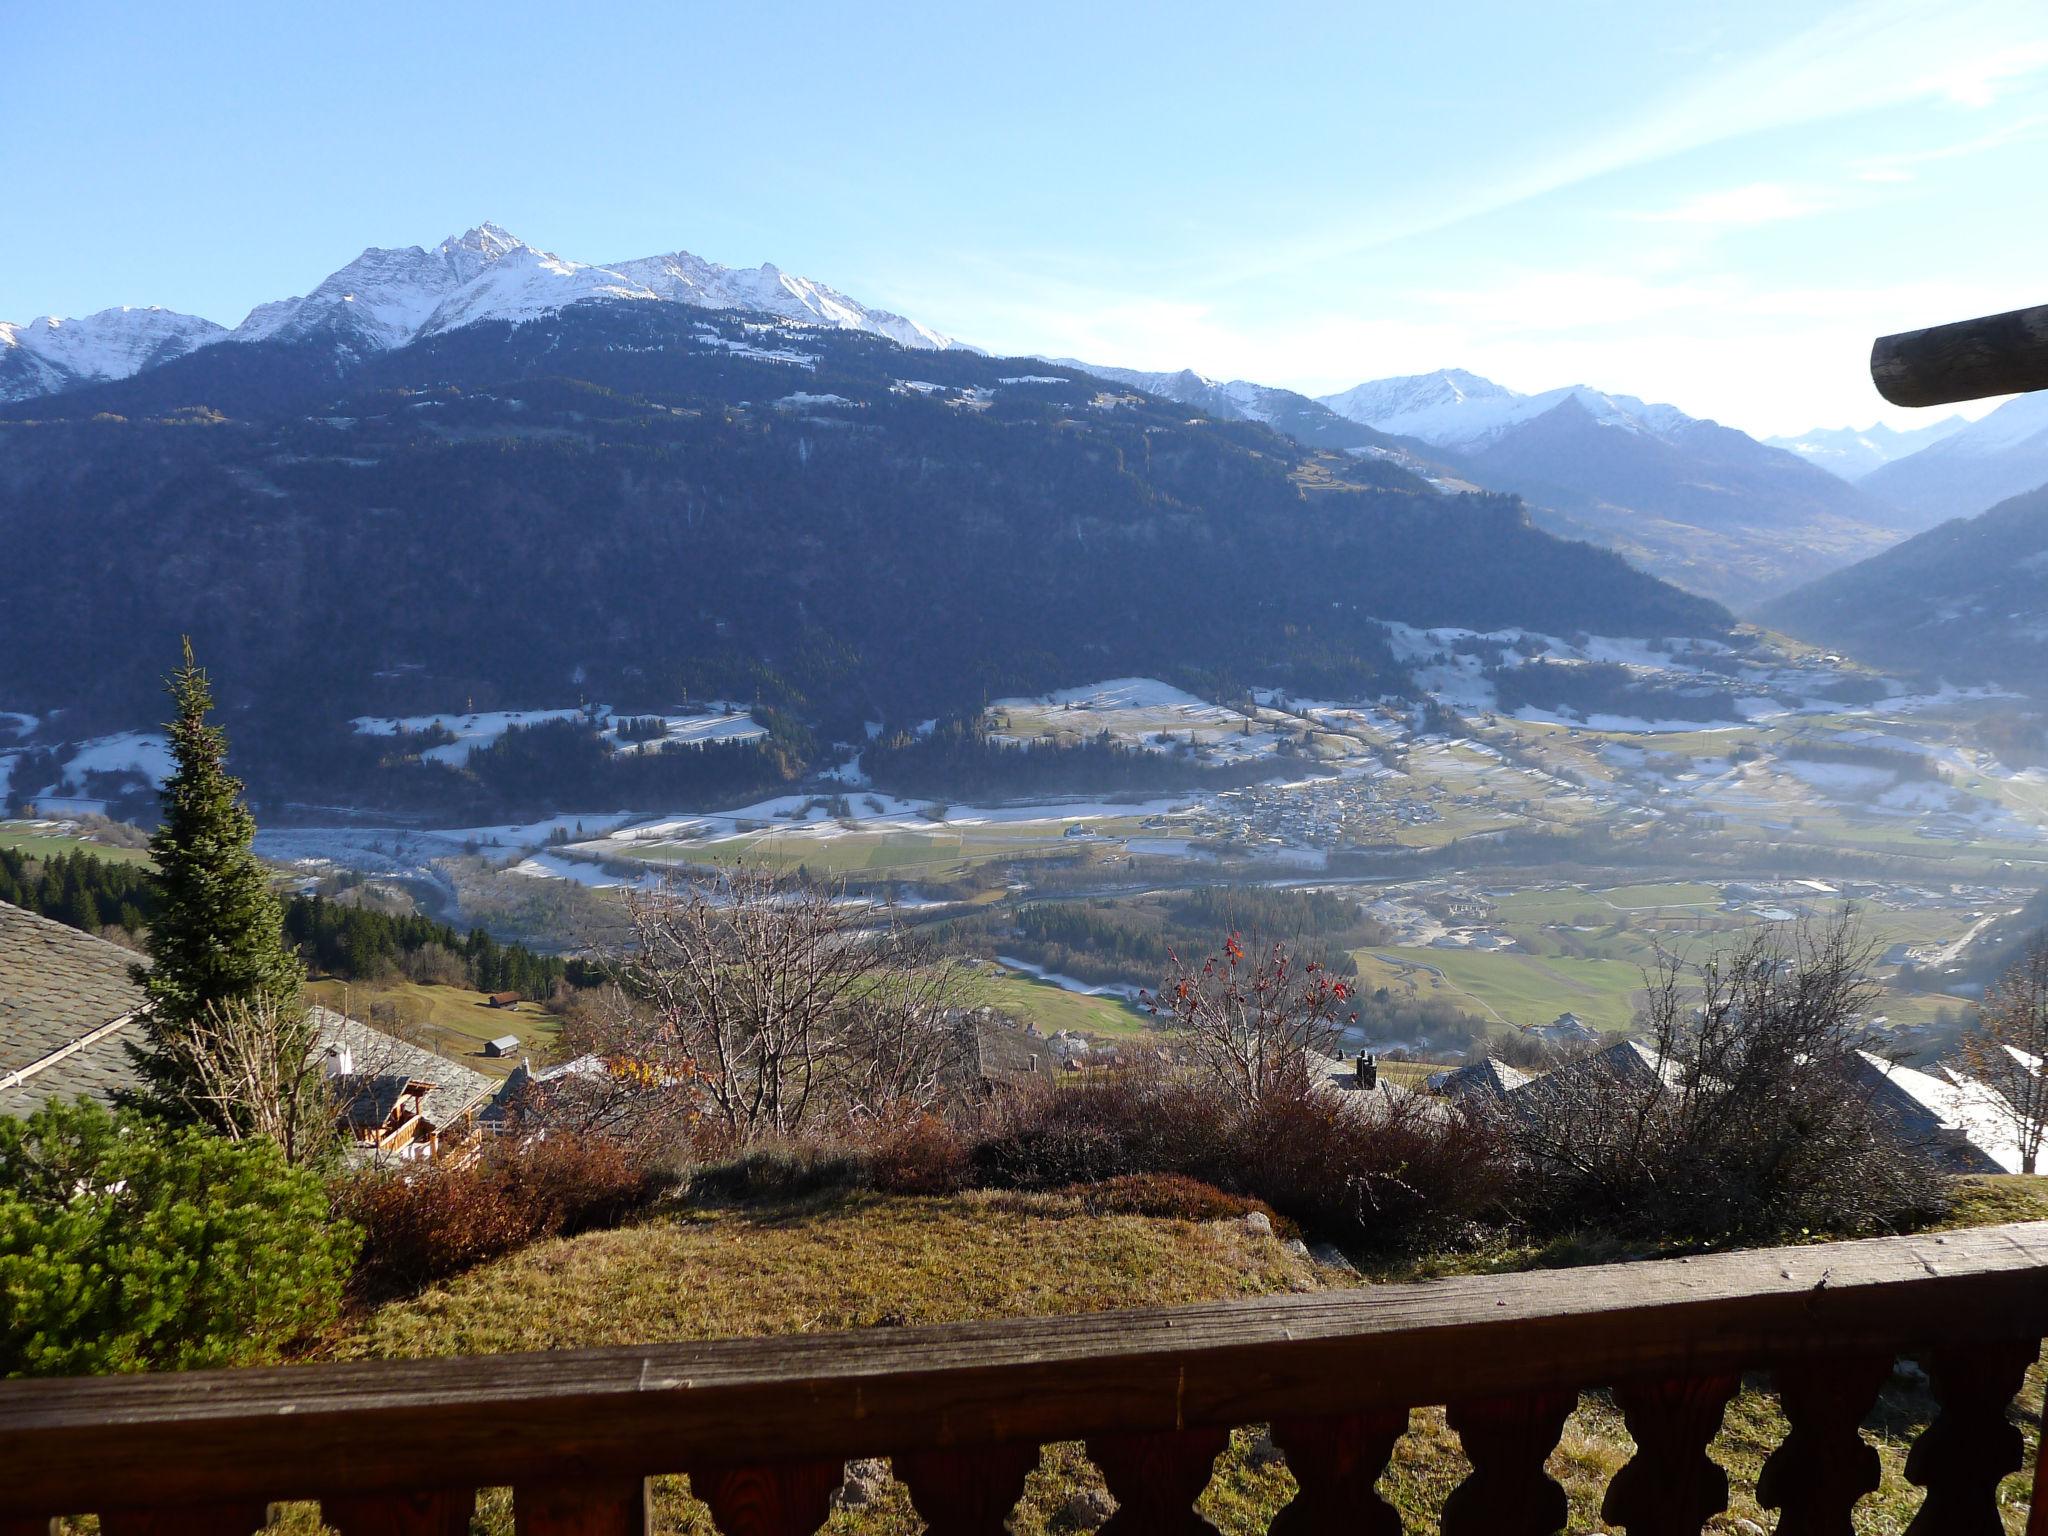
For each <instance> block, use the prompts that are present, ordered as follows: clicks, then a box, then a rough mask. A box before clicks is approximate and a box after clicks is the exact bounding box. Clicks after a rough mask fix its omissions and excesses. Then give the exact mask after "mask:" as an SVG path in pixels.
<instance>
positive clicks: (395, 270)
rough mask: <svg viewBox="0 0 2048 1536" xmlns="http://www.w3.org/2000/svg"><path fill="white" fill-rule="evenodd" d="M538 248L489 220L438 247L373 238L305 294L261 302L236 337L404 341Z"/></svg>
mask: <svg viewBox="0 0 2048 1536" xmlns="http://www.w3.org/2000/svg"><path fill="white" fill-rule="evenodd" d="M530 249H531V247H529V246H527V245H526V244H525V243H524V242H523V241H521V240H518V239H516V238H514V237H513V236H511V235H509V234H507V233H506V232H505V231H504V230H502V229H499V228H498V227H497V226H496V225H495V224H488V223H487V224H483V225H479V226H478V227H477V228H475V229H472V230H471V231H469V233H467V234H465V235H456V236H451V237H450V238H449V239H446V240H443V241H442V242H441V243H440V244H439V245H437V246H435V247H434V249H433V250H431V251H423V250H421V249H420V248H419V247H418V246H416V245H412V246H406V247H405V248H403V249H383V248H380V247H377V246H372V247H371V248H370V249H368V250H366V251H364V252H363V254H362V255H360V256H358V257H357V258H356V259H355V260H354V261H352V262H350V263H349V264H348V265H347V266H345V267H342V268H341V269H340V270H338V271H336V272H332V273H329V274H328V276H327V278H326V280H325V281H324V282H322V283H321V284H320V285H319V286H318V287H317V288H315V289H314V290H313V291H312V292H311V293H308V294H306V295H305V296H304V297H302V298H293V299H276V300H273V301H272V302H270V303H268V304H259V305H257V306H256V308H254V309H252V310H250V311H249V315H248V318H247V319H245V320H244V321H243V322H242V323H241V324H240V325H238V326H236V327H235V330H234V339H235V340H236V341H272V340H279V341H299V340H303V339H305V338H306V337H308V336H312V335H316V334H319V333H322V332H330V333H334V334H338V335H339V336H341V337H342V338H345V339H347V340H351V341H355V342H358V343H360V344H361V345H363V346H365V347H367V348H370V349H374V350H378V351H382V350H384V349H385V348H389V347H400V346H404V345H405V343H407V342H408V341H411V340H412V339H413V337H415V336H417V335H418V334H419V333H420V331H421V330H422V328H423V327H425V326H426V324H427V323H428V321H430V320H431V319H432V318H433V316H434V312H435V311H436V310H437V309H439V308H440V306H441V305H442V303H443V302H444V301H445V300H446V299H448V298H449V296H451V295H452V294H454V293H455V291H456V290H457V289H459V288H461V287H462V286H463V285H464V284H467V283H471V282H474V281H475V280H476V279H478V278H479V277H481V276H483V275H484V274H485V273H487V272H488V271H489V270H490V269H491V267H492V266H493V265H495V264H496V263H497V262H499V261H500V260H502V259H504V258H505V257H506V256H509V255H511V254H512V253H514V252H516V251H527V250H530ZM536 254H537V253H536Z"/></svg>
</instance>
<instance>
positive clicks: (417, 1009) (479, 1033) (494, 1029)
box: [306, 978, 561, 1077]
mask: <svg viewBox="0 0 2048 1536" xmlns="http://www.w3.org/2000/svg"><path fill="white" fill-rule="evenodd" d="M306 991H307V993H308V994H309V995H310V996H311V997H312V998H313V999H314V1000H315V1001H317V1002H321V1003H325V1004H326V1005H327V1006H328V1007H330V1008H334V1009H337V1010H340V1011H343V1012H346V1013H348V1014H349V1015H350V1016H352V1017H354V1018H358V1019H362V1020H363V1021H365V1022H366V1023H380V1022H381V1021H380V1020H377V1019H373V1018H372V1017H371V1012H372V1010H373V1009H375V1008H376V1007H377V1005H378V1004H381V1003H388V1004H390V1005H391V1007H392V1008H393V1009H395V1010H396V1012H397V1021H398V1023H399V1025H400V1031H399V1032H400V1034H401V1035H402V1036H403V1037H405V1038H407V1039H413V1040H416V1042H417V1043H418V1044H420V1045H422V1046H424V1047H426V1048H427V1049H428V1050H430V1051H433V1052H434V1053H436V1054H437V1055H441V1056H446V1057H447V1058H448V1059H449V1060H451V1061H459V1062H461V1063H462V1064H463V1065H464V1066H466V1067H471V1068H474V1069H475V1070H476V1071H478V1072H482V1073H485V1074H487V1075H489V1076H492V1077H503V1076H505V1075H506V1074H507V1073H508V1072H510V1071H511V1070H512V1069H513V1068H514V1067H515V1066H517V1065H518V1058H516V1057H514V1058H513V1059H511V1060H503V1059H499V1058H494V1057H489V1056H486V1055H484V1053H483V1044H484V1042H485V1041H486V1040H495V1039H497V1038H498V1036H500V1035H517V1036H518V1037H519V1043H520V1045H521V1047H522V1049H523V1050H524V1051H525V1052H526V1053H528V1054H530V1055H534V1056H541V1055H545V1054H546V1052H547V1050H548V1048H549V1047H550V1046H552V1045H553V1044H554V1041H555V1037H556V1035H558V1034H559V1033H560V1032H561V1025H560V1024H559V1023H558V1022H556V1020H555V1017H554V1015H553V1014H551V1013H549V1012H548V1011H547V1010H546V1009H544V1008H542V1007H541V1006H540V1005H539V1004H538V1003H520V1004H519V1005H518V1006H517V1007H514V1008H493V1007H491V1006H490V1005H489V1004H488V1003H486V1002H484V1001H483V994H482V993H480V992H476V991H472V990H471V989H470V988H468V987H441V986H426V985H422V984H421V983H419V982H413V981H403V980H395V979H394V980H391V981H336V980H333V979H331V978H330V979H328V980H324V981H313V982H308V983H307V984H306Z"/></svg>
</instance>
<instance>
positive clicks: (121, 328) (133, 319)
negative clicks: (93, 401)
mask: <svg viewBox="0 0 2048 1536" xmlns="http://www.w3.org/2000/svg"><path fill="white" fill-rule="evenodd" d="M227 334H228V333H227V330H226V328H225V327H223V326H218V325H215V324H214V323H213V322H212V321H211V320H202V319H200V318H199V317H198V316H197V315H181V314H178V313H176V312H175V311H173V310H168V309H156V308H148V309H131V308H129V307H127V306H125V305H123V306H121V307H119V308H116V309H103V310H101V311H99V313H97V314H92V315H87V316H85V317H84V318H82V319H78V320H60V319H58V318H57V317H56V316H54V315H44V316H42V317H41V318H40V319H36V320H31V321H29V322H28V324H26V325H11V324H6V323H0V400H26V399H29V398H30V397H32V396H34V395H44V394H49V393H51V392H53V391H55V390H59V389H69V388H71V387H72V386H73V385H76V384H90V383H97V382H99V381H100V380H102V379H125V378H127V377H128V376H129V375H131V374H134V373H138V372H140V371H141V370H142V369H144V368H147V367H149V366H151V365H152V364H154V363H166V362H169V361H170V360H171V359H172V358H174V357H183V356H184V355H185V354H186V353H187V352H190V351H192V350H193V349H194V348H196V347H204V346H208V345H210V344H211V343H213V342H216V341H219V340H220V339H221V338H222V337H224V336H226V335H227Z"/></svg>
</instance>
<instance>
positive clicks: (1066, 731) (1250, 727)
mask: <svg viewBox="0 0 2048 1536" xmlns="http://www.w3.org/2000/svg"><path fill="white" fill-rule="evenodd" d="M989 708H990V712H991V713H992V715H993V716H994V717H995V719H996V721H997V724H998V727H999V729H998V730H997V731H996V732H995V733H994V739H995V740H998V741H1034V740H1039V739H1043V738H1056V739H1066V740H1075V741H1078V740H1085V739H1087V738H1090V737H1094V736H1097V735H1099V734H1101V733H1102V732H1103V731H1108V732H1109V734H1110V735H1111V736H1112V737H1113V738H1115V739H1116V740H1117V741H1120V742H1123V743H1124V744H1125V745H1126V746H1132V747H1141V748H1144V749H1145V750H1148V751H1158V752H1164V751H1171V750H1174V749H1176V748H1179V747H1191V748H1193V749H1194V750H1196V751H1197V752H1198V753H1199V754H1200V755H1201V757H1202V758H1203V759H1204V760H1206V761H1210V762H1232V761H1238V760H1241V759H1244V758H1252V757H1264V756H1266V755H1267V754H1269V753H1271V752H1272V751H1273V750H1274V748H1276V747H1277V746H1278V745H1279V744H1280V743H1281V742H1282V741H1283V740H1286V739H1287V733H1285V732H1283V731H1281V730H1278V729H1275V728H1274V727H1275V722H1272V721H1268V720H1253V719H1251V718H1250V717H1248V716H1246V715H1244V714H1242V713H1240V712H1239V711H1237V710H1234V709H1228V708H1225V707H1224V706H1223V705H1221V704H1212V703H1210V702H1209V701H1208V700H1206V699H1201V698H1197V697H1196V696H1195V695H1194V694H1192V693H1186V692H1183V691H1182V690H1181V689H1178V688H1174V687H1171V686H1170V685H1168V684H1166V683H1162V682H1160V681H1159V680H1158V679H1157V678H1150V677H1116V678H1111V679H1109V680H1108V681H1107V682H1101V683H1090V684H1086V685H1085V686H1082V687H1079V688H1062V689H1060V690H1058V691H1057V692H1054V693H1048V694H1042V695H1040V696H1039V697H1037V698H1029V699H1026V698H1016V699H998V700H996V702H995V703H994V704H992V705H990V706H989Z"/></svg>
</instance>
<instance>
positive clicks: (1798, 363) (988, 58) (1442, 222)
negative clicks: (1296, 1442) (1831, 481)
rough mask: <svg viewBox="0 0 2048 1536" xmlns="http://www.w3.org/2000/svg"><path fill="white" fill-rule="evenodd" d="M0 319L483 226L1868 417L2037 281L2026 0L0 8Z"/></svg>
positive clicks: (1290, 381) (1105, 340) (218, 306)
mask: <svg viewBox="0 0 2048 1536" xmlns="http://www.w3.org/2000/svg"><path fill="white" fill-rule="evenodd" d="M0 50H4V56H5V57H6V58H7V59H8V61H9V67H8V71H7V77H6V84H5V87H4V88H0V184H4V186H5V187H6V189H7V200H6V201H7V209H8V213H7V216H6V219H5V221H4V223H0V318H6V319H13V320H26V319H28V318H30V317H31V316H34V315H38V314H43V313H56V314H82V313H87V312H90V311H92V310H94V309H99V308H103V307H105V306H107V305H110V304H117V303H134V304H144V303H156V304H163V305H166V306H169V307H171V308H174V309H181V310H186V311H190V312H193V313H198V314H204V315H208V316H210V317H212V318H214V319H217V320H221V321H224V322H228V323H233V322H234V321H236V320H239V319H240V318H241V316H242V315H243V314H244V313H246V312H247V310H248V309H249V308H250V307H251V306H252V305H254V304H256V303H258V302H259V301H262V300H266V299H271V298H277V297H281V296H284V295H286V294H292V293H301V292H304V291H305V290H306V289H307V288H309V287H311V286H312V285H313V284H314V283H316V282H318V281H319V280H320V278H321V277H323V276H324V275H325V274H326V273H327V272H329V271H331V270H332V269H333V268H335V267H337V266H339V265H341V264H342V263H343V262H345V261H347V260H349V259H350V258H351V257H353V256H354V255H355V254H356V253H357V252H358V251H359V250H361V249H362V248H363V247H364V246H365V245H409V244H415V243H417V244H432V243H433V242H435V241H437V240H439V239H441V238H442V237H443V236H445V235H448V234H451V233H455V232H458V231H460V230H462V229H464V228H466V227H468V226H470V225H472V224H475V223H478V222H480V221H482V220H484V219H487V218H488V219H493V220H496V221H497V222H498V223H500V224H503V225H505V226H506V227H507V228H509V229H511V230H512V231H514V232H515V233H517V234H519V235H521V236H523V237H524V238H525V239H527V240H530V241H532V242H533V243H534V244H537V245H540V246H543V247H546V248H548V249H551V250H554V251H557V252H559V253H560V254H562V255H565V256H569V257H572V258H575V259H577V260H582V261H593V262H605V261H616V260H621V259H624V258H627V257H631V256H640V255H647V254H651V253H653V252H656V251H663V250H673V249H676V248H678V247H681V248H685V249H688V250H692V251H695V252H697V253H698V254H700V255H704V256H707V257H710V258H712V259H714V260H719V261H724V262H728V263H732V264H736V265H737V264H749V265H750V264H753V263H757V262H760V261H764V260H772V261H774V262H776V263H778V264H779V265H781V266H784V267H786V268H789V269H791V270H793V271H797V272H801V273H804V274H805V275H808V276H812V277H816V278H819V279H822V280H824V281H826V282H829V283H831V284H833V285H834V286H836V287H839V288H841V289H843V290H845V291H846V292H848V293H851V294H853V295H855V296H856V297H858V298H861V299H863V300H865V301H868V302H871V303H878V304H882V305H885V306H887V307H889V308H892V309H897V310H900V311H902V312H904V313H906V314H910V315H912V316H915V317H916V318H918V319H920V320H923V321H926V322H927V323H929V324H933V325H936V326H938V327H940V328H941V329H944V330H947V331H950V332H952V333H954V334H956V335H959V336H962V337H964V338H966V339H968V340H972V341H975V342H977V343H979V344H982V345H984V346H988V347H991V348H993V349H997V350H1001V351H1015V352H1042V353H1046V354H1050V355H1070V356H1079V357H1083V358H1087V359H1090V360H1093V361H1100V362H1114V363H1122V364H1126V365H1129V366H1134V367H1149V368H1169V367H1183V366H1188V367H1194V368H1197V369H1199V370H1201V371H1202V372H1205V373H1209V374H1212V375H1217V376H1221V377H1249V378H1254V379H1258V380H1260V381H1262V382H1266V383H1275V384H1284V385H1289V386H1292V387H1295V388H1299V389H1304V390H1308V391H1310V392H1327V391H1329V390H1333V389H1338V388H1342V387H1345V386H1347V385H1350V384H1354V383H1356V382H1358V381H1359V380H1361V379H1366V378H1374V377H1380V376H1383V375H1387V374H1392V373H1408V372H1419V371H1424V370H1427V369H1431V368H1436V367H1442V366H1460V367H1466V368H1471V369H1473V370H1475V371H1477V372H1480V373H1484V374H1487V375H1489V376H1491V377H1494V378H1497V379H1499V380H1501V381H1502V382H1504V383H1507V384H1510V385H1513V386H1515V387H1517V388H1522V389H1532V390H1533V389H1543V388H1549V387H1551V386H1554V385H1558V384H1566V383H1574V382H1582V381H1583V382H1588V383H1593V384H1597V385H1599V386H1601V387H1603V388H1607V389H1610V390H1618V391H1624V392H1628V393H1632V394H1639V395H1643V396H1646V397H1648V398H1652V399H1657V400H1669V401H1671V402H1673V403H1675V404H1678V405H1680V406H1682V407H1684V408H1685V409H1687V410H1690V411H1692V412H1694V413H1696V414H1701V415H1709V416H1714V417H1717V418H1719V419H1721V420H1724V421H1727V422H1730V423H1732V424H1734V425H1737V426H1741V427H1744V428H1747V429H1749V430H1752V431H1755V432H1758V433H1766V432H1777V431H1793V430H1798V429H1802V428H1805V427H1809V426H1813V425H1841V424H1845V423H1849V422H1854V423H1855V424H1857V425H1863V424H1866V423H1867V422H1869V421H1871V420H1875V419H1880V418H1882V419H1885V420H1889V421H1892V422H1893V423H1894V424H1897V425H1907V424H1910V423H1911V422H1912V421H1913V420H1915V419H1916V417H1915V413H1912V412H1904V411H1897V410H1893V409H1890V408H1887V407H1885V406H1884V405H1883V403H1882V402H1881V401H1880V400H1879V399H1878V398H1877V396H1876V395H1875V393H1874V392H1873V391H1872V390H1871V388H1870V385H1869V380H1868V376H1867V373H1866V371H1865V357H1866V354H1867V351H1868V346H1869V341H1870V338H1871V336H1872V335H1874V334H1876V333H1878V332H1880V331H1886V330H1893V329H1900V328H1904V327H1907V326H1912V325H1918V324H1925V323H1929V322H1933V321H1938V320H1943V319H1950V318H1959V317H1962V316H1965V315H1973V314H1979V313H1985V312H1988V311H1992V310H1998V309H2007V308H2013V307H2016V306H2019V305H2022V304H2032V303H2041V302H2048V261H2044V260H2043V259H2042V257H2043V252H2044V251H2048V3H2043V0H1951V3H1946V4H1935V3H1920V0H1859V3H1854V4H1848V5H1799V4H1789V3H1783V0H1780V3H1774V4H1750V3H1733V4H1718V5H1714V6H1694V5H1668V6H1667V5H1656V4H1645V3H1642V0H1636V3H1632V4H1620V3H1609V0H1555V3H1552V4H1548V5H1530V4H1527V3H1517V4H1494V3H1478V0H1468V3H1466V4H1463V5H1446V4H1441V3H1432V4H1428V5H1421V4H1417V5H1402V6H1395V5H1389V4H1383V3H1376V4H1366V3H1354V4H1347V5H1328V6H1307V5H1285V4H1264V5H1260V6H1245V5H1243V4H1229V5H1221V4H1218V5H1206V4H1187V3H1183V4H1173V5H1166V4H1161V5H1105V4H1102V3H1100V0H1095V3H1092V4H1077V5H1066V4H1043V3H1038V4H1033V5H1030V6H1005V7H993V6H962V5H958V4H947V5H931V6H917V5H902V6H891V5H868V6H854V5H850V4H849V5H840V6H826V5H802V4H789V5H781V6H768V5H759V6H734V5H731V4H720V5H717V6H709V5H702V6H700V5H682V4H676V5H664V4H654V5H646V6H636V7H626V8H617V7H605V8H594V7H570V6H562V5H559V4H544V5H543V4H534V5H528V4H523V3H515V0H499V3H496V4H492V5H463V4H442V5H431V6H419V5H407V6H397V5H382V4H377V3H371V0H352V3H351V4H349V5H346V6H331V7H320V8H317V9H316V8H313V7H303V8H301V7H282V6H276V5H263V6H235V5H226V4H186V5H178V6H163V5H155V4H150V5H140V4H138V5H121V4H105V5H91V6H87V5H59V6H47V5H40V4H32V3H28V0H0Z"/></svg>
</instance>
